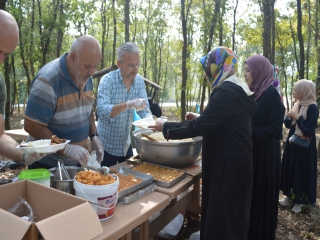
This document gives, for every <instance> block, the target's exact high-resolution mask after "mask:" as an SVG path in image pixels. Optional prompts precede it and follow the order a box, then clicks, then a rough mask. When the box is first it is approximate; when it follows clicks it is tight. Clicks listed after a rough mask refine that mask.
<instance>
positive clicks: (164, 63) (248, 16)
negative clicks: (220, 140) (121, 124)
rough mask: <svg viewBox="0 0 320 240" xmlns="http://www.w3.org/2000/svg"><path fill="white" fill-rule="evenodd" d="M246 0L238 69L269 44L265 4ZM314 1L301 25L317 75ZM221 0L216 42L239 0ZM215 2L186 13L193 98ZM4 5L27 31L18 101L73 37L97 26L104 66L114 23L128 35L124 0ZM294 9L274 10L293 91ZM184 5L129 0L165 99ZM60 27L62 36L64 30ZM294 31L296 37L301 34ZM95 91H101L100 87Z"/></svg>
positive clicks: (227, 40) (177, 87) (18, 64)
mask: <svg viewBox="0 0 320 240" xmlns="http://www.w3.org/2000/svg"><path fill="white" fill-rule="evenodd" d="M113 2H114V3H115V5H114V7H113ZM185 2H186V5H187V4H188V3H190V1H188V0H186V1H185ZM240 2H241V1H240ZM240 2H239V6H238V11H237V21H236V26H235V31H236V32H235V33H236V43H235V49H234V50H235V52H236V53H237V55H238V57H239V59H240V65H239V73H240V74H239V76H241V71H242V67H241V65H242V63H243V61H244V60H245V59H246V58H248V57H249V56H251V55H253V54H261V53H262V52H263V49H262V43H263V39H262V33H263V17H264V16H263V15H262V14H261V11H260V6H259V3H258V2H259V1H249V2H246V3H244V2H241V3H240ZM308 2H309V1H306V0H303V1H302V3H301V4H302V5H303V6H304V8H303V16H302V21H303V28H302V30H303V37H304V40H305V43H306V41H307V40H308V39H309V37H311V39H312V40H311V42H310V51H309V66H308V69H307V71H308V74H309V79H311V80H315V79H316V74H317V59H319V56H317V49H316V47H315V40H314V36H315V30H316V28H315V25H316V23H315V22H314V19H315V14H316V10H317V8H318V11H319V6H318V5H316V1H315V0H311V1H310V4H311V5H312V7H311V25H312V26H311V28H310V31H309V28H308V21H309V15H308V8H306V7H305V6H307V5H306V4H308ZM33 4H34V5H33ZM220 4H221V12H220V14H221V16H222V23H221V25H220V24H218V26H216V28H215V32H214V38H213V40H212V41H213V42H212V47H214V46H217V45H218V44H219V30H223V31H222V33H223V44H224V45H226V46H229V47H231V44H232V34H233V26H232V23H233V8H234V5H233V4H234V2H232V1H221V2H220ZM214 8H215V1H208V0H204V1H203V0H193V1H192V7H191V8H190V11H189V13H188V14H189V15H188V22H187V35H188V58H187V71H188V76H187V82H186V86H185V90H186V93H187V96H186V98H187V101H188V102H187V104H188V103H189V102H190V101H192V100H198V99H199V96H198V95H199V93H200V91H199V89H200V87H201V85H202V82H203V70H202V68H201V66H200V64H199V58H200V57H201V56H203V55H204V54H206V53H207V46H208V43H209V42H208V41H209V39H208V38H209V31H210V27H211V25H212V16H213V12H214ZM6 9H7V11H9V12H10V13H12V14H13V15H14V17H15V18H16V19H17V22H18V24H19V27H20V31H21V34H20V44H19V46H18V47H17V48H16V50H15V52H14V59H15V63H14V68H13V69H14V70H15V75H13V74H12V75H11V76H12V79H11V83H12V87H11V89H13V86H14V83H18V84H16V86H17V92H18V95H17V96H18V99H19V101H20V102H22V101H24V99H25V98H26V96H27V91H28V84H30V82H31V81H32V79H33V78H34V76H35V74H36V73H37V71H38V70H39V69H40V68H41V67H42V66H43V64H45V63H47V62H49V61H51V60H53V59H55V58H56V57H58V56H59V55H62V54H63V53H65V52H67V51H68V49H69V47H70V44H71V42H72V40H73V39H74V38H75V37H78V36H80V35H83V34H91V35H93V36H95V37H96V38H97V39H98V41H99V42H100V43H101V45H102V44H104V46H105V48H104V53H103V59H104V66H101V67H99V69H98V70H100V68H105V67H109V66H111V65H112V64H113V62H112V60H113V54H114V52H113V45H114V27H116V40H115V41H116V42H115V45H116V47H118V46H119V45H120V44H121V43H123V41H124V0H121V1H113V0H80V1H76V0H68V1H67V0H35V1H30V0H19V1H16V0H7V4H6ZM295 9H296V2H295V1H290V2H289V4H288V5H287V11H283V10H277V9H276V11H275V17H276V20H275V23H276V26H275V27H276V49H275V65H276V66H277V67H278V68H279V70H280V76H279V77H280V80H281V84H282V86H283V88H284V86H287V94H288V95H290V92H291V85H290V84H291V82H292V83H293V82H295V81H296V80H297V79H296V75H295V74H296V72H297V61H299V44H298V42H297V33H296V25H297V16H296V14H297V13H296V11H295ZM40 13H41V15H40ZM180 13H181V1H180V0H148V1H145V0H136V1H130V40H131V41H134V42H136V43H137V44H138V45H139V47H140V48H141V50H142V53H141V62H142V63H143V65H142V67H141V69H140V74H141V75H144V76H145V77H146V78H148V79H150V80H152V81H154V82H156V83H157V84H159V85H160V86H162V88H163V89H162V91H161V92H159V98H160V99H162V100H164V101H165V100H168V99H170V100H174V99H175V100H176V101H179V100H180V92H181V77H182V72H181V70H182V69H181V65H182V59H181V53H182V46H183V42H182V34H181V28H182V27H181V19H180ZM114 18H115V20H116V26H114ZM102 19H105V26H103V25H102V22H103V21H102ZM104 30H105V31H104ZM61 33H63V35H62V36H61V35H59V34H61ZM103 34H104V36H102V35H103ZM103 37H104V42H103V43H102V39H103ZM293 37H294V38H295V39H296V41H295V42H294V41H293ZM59 41H61V46H59ZM318 47H319V44H318ZM43 61H44V62H43ZM0 71H1V72H3V65H0ZM14 76H15V77H14ZM292 79H293V81H292ZM94 91H95V92H96V89H95V90H94ZM12 92H13V91H12ZM174 96H175V97H174ZM189 109H191V107H189ZM177 111H178V112H179V110H177Z"/></svg>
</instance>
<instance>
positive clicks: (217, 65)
mask: <svg viewBox="0 0 320 240" xmlns="http://www.w3.org/2000/svg"><path fill="white" fill-rule="evenodd" d="M200 63H201V65H202V67H203V70H204V71H205V73H206V75H207V77H208V79H209V81H210V82H211V83H212V85H211V87H212V88H214V87H217V86H218V85H219V84H221V83H222V82H223V81H224V80H225V79H226V78H228V77H230V76H231V75H233V74H235V72H236V71H237V69H238V58H237V56H236V54H235V53H234V52H233V51H232V50H231V49H230V48H227V47H224V46H221V47H217V48H214V49H212V50H211V51H210V52H209V53H207V55H205V56H203V57H202V58H200Z"/></svg>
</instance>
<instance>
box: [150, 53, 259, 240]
mask: <svg viewBox="0 0 320 240" xmlns="http://www.w3.org/2000/svg"><path fill="white" fill-rule="evenodd" d="M200 62H201V64H202V66H203V69H204V71H205V73H206V78H207V79H208V81H209V82H210V85H211V86H212V93H211V96H210V100H209V103H208V106H207V107H206V109H205V110H204V111H203V112H202V113H201V114H200V115H197V114H196V113H188V114H187V115H186V120H188V121H185V122H180V123H174V122H165V123H162V122H157V123H156V125H154V126H149V128H151V129H153V130H154V131H161V132H162V133H163V135H164V137H165V138H167V139H183V138H190V137H196V136H202V137H203V144H202V202H201V207H202V209H201V229H200V239H224V240H234V239H238V240H246V238H247V234H248V227H249V217H250V199H251V187H252V178H253V176H252V173H253V167H252V137H251V116H252V115H253V113H254V110H255V106H256V104H255V102H254V100H253V98H251V95H252V94H253V93H252V92H251V91H250V89H249V88H248V86H247V85H246V84H245V83H244V82H243V81H242V80H241V79H240V78H238V77H236V76H235V75H234V74H235V73H236V71H237V67H238V59H237V56H236V55H235V54H234V53H233V52H232V50H231V49H229V48H227V47H217V48H214V49H213V50H211V51H210V52H209V53H208V54H207V55H205V56H204V57H202V58H201V60H200Z"/></svg>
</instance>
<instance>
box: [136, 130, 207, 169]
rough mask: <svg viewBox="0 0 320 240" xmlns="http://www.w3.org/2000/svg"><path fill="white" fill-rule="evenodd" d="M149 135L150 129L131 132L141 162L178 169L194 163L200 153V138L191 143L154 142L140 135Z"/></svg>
mask: <svg viewBox="0 0 320 240" xmlns="http://www.w3.org/2000/svg"><path fill="white" fill-rule="evenodd" d="M142 133H144V134H150V133H152V130H150V129H139V130H136V131H134V132H133V138H134V140H135V144H136V150H137V153H138V154H139V157H140V158H141V160H143V161H146V162H150V163H155V164H159V165H163V166H167V167H172V168H180V167H185V166H188V165H191V164H192V163H194V162H195V161H196V160H197V158H198V157H199V155H200V153H201V143H202V137H196V138H194V141H192V142H154V141H149V140H144V139H141V138H142V136H141V134H142Z"/></svg>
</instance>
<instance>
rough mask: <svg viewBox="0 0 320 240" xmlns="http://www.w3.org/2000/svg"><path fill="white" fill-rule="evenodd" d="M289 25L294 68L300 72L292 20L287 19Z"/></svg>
mask: <svg viewBox="0 0 320 240" xmlns="http://www.w3.org/2000/svg"><path fill="white" fill-rule="evenodd" d="M289 24H290V31H291V37H292V41H293V49H294V57H295V59H296V66H297V69H298V72H299V71H300V64H299V59H298V55H297V47H296V46H297V45H296V37H295V35H294V31H293V26H292V19H290V18H289Z"/></svg>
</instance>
